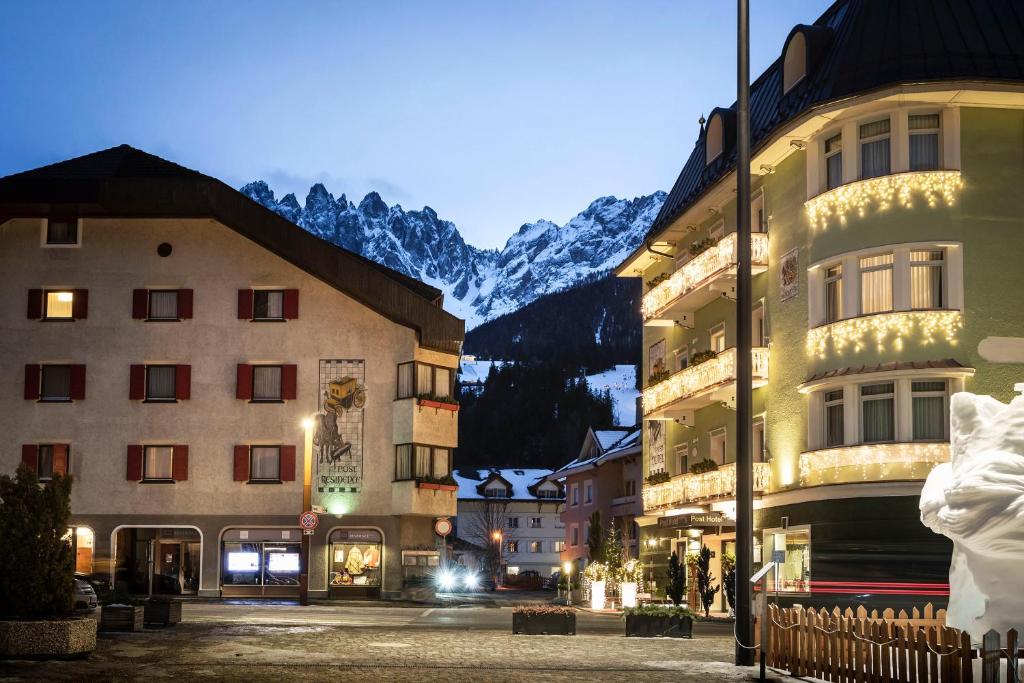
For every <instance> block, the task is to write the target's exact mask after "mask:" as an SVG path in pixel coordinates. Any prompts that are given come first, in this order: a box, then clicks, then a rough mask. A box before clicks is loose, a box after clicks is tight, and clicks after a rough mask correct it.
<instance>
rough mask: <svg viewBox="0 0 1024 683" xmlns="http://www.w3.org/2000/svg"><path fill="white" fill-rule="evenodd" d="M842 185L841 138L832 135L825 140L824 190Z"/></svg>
mask: <svg viewBox="0 0 1024 683" xmlns="http://www.w3.org/2000/svg"><path fill="white" fill-rule="evenodd" d="M842 184H843V136H842V135H833V136H832V137H830V138H829V139H828V140H825V189H826V190H831V189H832V188H834V187H839V186H840V185H842Z"/></svg>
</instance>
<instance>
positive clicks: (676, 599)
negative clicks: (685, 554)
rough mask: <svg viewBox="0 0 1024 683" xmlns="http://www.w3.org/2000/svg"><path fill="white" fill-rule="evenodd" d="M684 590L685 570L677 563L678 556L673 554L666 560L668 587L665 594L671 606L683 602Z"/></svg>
mask: <svg viewBox="0 0 1024 683" xmlns="http://www.w3.org/2000/svg"><path fill="white" fill-rule="evenodd" d="M685 590H686V570H685V569H684V568H683V565H682V563H681V562H680V561H679V554H678V553H675V552H673V553H672V556H671V557H669V558H668V587H667V588H665V594H666V595H667V596H668V599H669V600H671V601H672V604H673V605H677V606H678V605H680V604H682V602H683V592H684V591H685Z"/></svg>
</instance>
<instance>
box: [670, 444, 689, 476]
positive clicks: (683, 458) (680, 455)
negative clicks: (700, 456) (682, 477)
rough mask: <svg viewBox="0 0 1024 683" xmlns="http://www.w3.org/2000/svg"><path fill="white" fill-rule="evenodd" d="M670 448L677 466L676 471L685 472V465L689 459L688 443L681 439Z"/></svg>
mask: <svg viewBox="0 0 1024 683" xmlns="http://www.w3.org/2000/svg"><path fill="white" fill-rule="evenodd" d="M672 450H674V451H675V458H676V467H677V468H678V469H677V470H676V471H677V472H679V473H680V474H685V473H686V465H687V463H688V462H689V459H690V444H688V443H686V442H685V441H683V442H682V443H677V444H676V445H675V446H673V447H672Z"/></svg>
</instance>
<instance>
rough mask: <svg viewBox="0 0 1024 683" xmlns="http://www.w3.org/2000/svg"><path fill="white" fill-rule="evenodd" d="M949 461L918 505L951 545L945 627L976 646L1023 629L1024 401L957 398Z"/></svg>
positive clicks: (923, 518)
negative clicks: (992, 635)
mask: <svg viewBox="0 0 1024 683" xmlns="http://www.w3.org/2000/svg"><path fill="white" fill-rule="evenodd" d="M1014 388H1015V389H1017V390H1018V391H1020V390H1022V389H1024V385H1017V386H1016V387H1014ZM950 456H951V457H950V462H949V463H944V464H941V465H939V466H937V467H936V468H935V469H933V470H932V472H931V474H929V475H928V479H927V481H925V484H924V489H923V490H922V491H921V503H920V509H921V521H922V522H923V523H924V525H925V526H927V527H928V528H929V529H931V530H932V531H934V532H936V533H939V534H943V535H944V536H948V537H949V538H950V539H952V541H953V559H952V562H951V563H950V567H949V584H950V587H949V608H948V610H947V612H946V622H947V624H948V625H949V626H953V627H955V628H959V629H962V630H966V631H967V632H969V633H970V634H971V638H972V640H974V641H975V642H978V641H980V640H981V638H982V636H983V635H984V634H985V632H986V631H988V630H989V629H995V630H996V631H998V632H999V633H1000V634H1005V633H1006V631H1008V630H1009V629H1011V628H1016V629H1017V630H1018V631H1024V395H1022V396H1017V397H1016V398H1014V399H1013V400H1012V401H1011V402H1010V404H1009V405H1006V404H1004V403H1001V402H999V401H997V400H995V399H994V398H992V397H991V396H976V395H974V394H969V393H958V394H954V395H953V397H952V400H951V401H950Z"/></svg>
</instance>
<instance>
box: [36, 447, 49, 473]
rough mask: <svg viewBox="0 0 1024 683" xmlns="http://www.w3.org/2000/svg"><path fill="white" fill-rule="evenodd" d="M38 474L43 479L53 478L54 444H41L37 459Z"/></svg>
mask: <svg viewBox="0 0 1024 683" xmlns="http://www.w3.org/2000/svg"><path fill="white" fill-rule="evenodd" d="M36 476H37V477H39V479H40V480H41V481H45V480H47V479H53V446H52V445H40V446H39V450H38V455H37V459H36Z"/></svg>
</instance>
